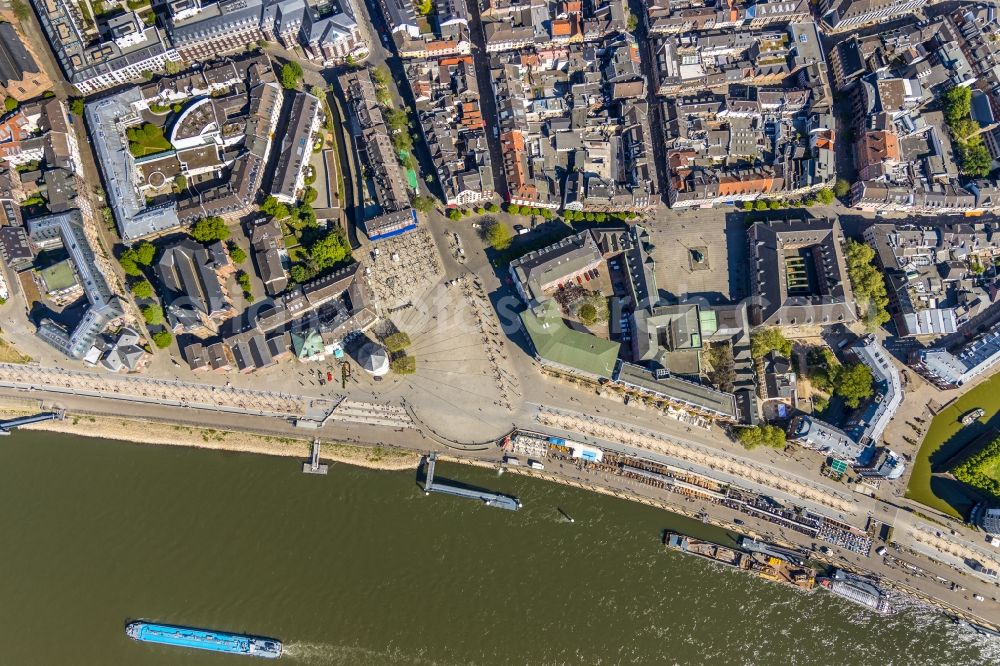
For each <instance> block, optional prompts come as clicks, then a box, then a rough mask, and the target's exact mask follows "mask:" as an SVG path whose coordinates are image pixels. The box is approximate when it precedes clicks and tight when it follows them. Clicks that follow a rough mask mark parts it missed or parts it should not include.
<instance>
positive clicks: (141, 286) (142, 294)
mask: <svg viewBox="0 0 1000 666" xmlns="http://www.w3.org/2000/svg"><path fill="white" fill-rule="evenodd" d="M132 294H133V295H135V297H136V298H150V297H152V295H153V285H152V283H150V281H149V280H142V281H141V282H136V283H135V284H134V285H132Z"/></svg>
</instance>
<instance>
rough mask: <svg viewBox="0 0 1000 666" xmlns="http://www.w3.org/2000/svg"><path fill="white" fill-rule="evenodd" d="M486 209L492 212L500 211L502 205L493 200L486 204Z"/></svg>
mask: <svg viewBox="0 0 1000 666" xmlns="http://www.w3.org/2000/svg"><path fill="white" fill-rule="evenodd" d="M486 210H487V212H490V213H499V212H500V206H498V205H496V204H495V203H493V202H492V201H491V202H490V203H488V204H486Z"/></svg>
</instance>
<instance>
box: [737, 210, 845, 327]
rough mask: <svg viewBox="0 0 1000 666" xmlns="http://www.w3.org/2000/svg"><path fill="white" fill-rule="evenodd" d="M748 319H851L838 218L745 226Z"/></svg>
mask: <svg viewBox="0 0 1000 666" xmlns="http://www.w3.org/2000/svg"><path fill="white" fill-rule="evenodd" d="M748 236H749V241H750V261H751V267H750V268H751V273H750V284H751V287H752V291H753V303H752V306H751V309H750V313H751V321H752V323H753V324H754V325H759V324H766V325H779V326H788V325H805V324H818V325H830V324H836V323H845V322H851V321H854V319H855V318H856V314H855V303H854V297H853V294H852V293H851V286H850V282H849V280H848V279H847V268H846V265H845V263H844V255H843V249H842V244H843V242H844V239H843V234H842V232H841V229H840V222H839V221H837V220H833V221H830V220H825V219H800V220H789V221H784V220H780V221H779V220H775V221H770V222H757V223H756V224H754V225H753V226H752V227H750V230H749V231H748Z"/></svg>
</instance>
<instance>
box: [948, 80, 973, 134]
mask: <svg viewBox="0 0 1000 666" xmlns="http://www.w3.org/2000/svg"><path fill="white" fill-rule="evenodd" d="M941 107H942V108H943V109H944V120H945V122H946V123H948V125H949V126H952V125H955V124H956V123H958V122H960V121H962V120H967V119H968V118H969V116H970V115H971V114H972V89H971V88H969V87H967V86H955V87H954V88H949V89H948V90H946V91H945V92H944V94H943V95H941Z"/></svg>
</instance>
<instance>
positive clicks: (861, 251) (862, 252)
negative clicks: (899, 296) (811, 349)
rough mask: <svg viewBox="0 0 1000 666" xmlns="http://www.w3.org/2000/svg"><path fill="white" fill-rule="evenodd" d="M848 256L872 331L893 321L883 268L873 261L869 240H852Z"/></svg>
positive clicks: (856, 291)
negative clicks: (860, 241)
mask: <svg viewBox="0 0 1000 666" xmlns="http://www.w3.org/2000/svg"><path fill="white" fill-rule="evenodd" d="M844 256H845V259H846V263H847V275H848V277H849V278H850V280H851V286H852V287H853V288H854V300H855V301H857V303H858V308H859V310H860V311H861V318H862V320H863V321H864V322H865V326H866V327H867V328H868V330H869V331H876V330H878V329H879V328H880V327H881V326H882V325H883V324H885V323H886V322H888V321H889V311H888V307H889V295H888V293H887V292H886V289H885V280H883V279H882V274H881V272H879V270H878V269H877V268H876V267H875V266H874V265H873V264H872V261H873V260H874V259H875V250H874V249H872V248H871V247H870V246H868V245H866V244H865V243H859V242H857V241H855V240H849V241H847V245H846V246H845V249H844Z"/></svg>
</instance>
